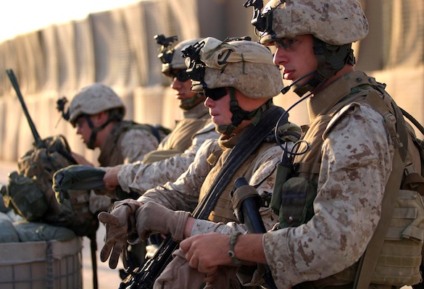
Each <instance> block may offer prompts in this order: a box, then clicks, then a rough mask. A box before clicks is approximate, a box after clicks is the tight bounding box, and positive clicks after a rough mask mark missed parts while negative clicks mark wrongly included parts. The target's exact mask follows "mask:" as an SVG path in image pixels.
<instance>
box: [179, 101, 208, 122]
mask: <svg viewBox="0 0 424 289" xmlns="http://www.w3.org/2000/svg"><path fill="white" fill-rule="evenodd" d="M183 114H184V118H196V119H201V118H207V117H209V110H208V108H207V107H205V105H204V104H203V102H201V103H199V104H198V105H196V106H195V107H193V108H192V109H190V110H186V111H183Z"/></svg>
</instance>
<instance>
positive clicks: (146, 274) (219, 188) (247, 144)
mask: <svg viewBox="0 0 424 289" xmlns="http://www.w3.org/2000/svg"><path fill="white" fill-rule="evenodd" d="M284 112H285V111H284V110H283V109H282V108H280V107H276V106H272V107H271V108H270V109H268V110H267V111H265V112H264V114H263V116H262V118H261V120H260V121H259V122H258V124H256V125H255V126H254V125H251V126H250V127H249V128H247V129H246V130H245V131H244V133H243V134H242V136H241V138H240V140H239V142H238V144H237V145H236V146H235V147H234V148H233V149H232V151H231V152H230V154H229V155H228V158H227V159H226V160H225V163H224V165H223V167H222V169H221V171H220V172H219V174H218V175H217V177H216V179H215V181H214V183H213V185H212V186H211V188H210V190H209V192H208V193H207V194H206V196H205V197H204V198H203V199H202V201H201V202H200V203H199V204H198V205H197V207H196V209H195V210H194V211H193V213H192V215H193V217H194V218H197V219H207V218H208V216H209V214H210V213H211V212H212V210H213V208H214V207H215V205H216V202H217V201H218V198H219V196H220V195H221V193H222V192H223V190H224V189H225V187H226V186H227V185H228V182H229V181H230V180H231V178H232V177H233V176H234V174H235V172H236V171H237V169H238V168H239V167H240V166H241V165H242V164H243V163H244V162H245V161H246V160H247V158H248V157H249V156H250V155H251V154H252V153H253V152H254V151H255V150H256V149H257V148H258V147H259V146H260V145H261V144H262V143H263V141H264V139H265V138H266V137H267V136H268V135H269V134H270V133H272V130H273V129H274V127H275V125H276V123H277V121H278V119H279V118H280V117H281V116H282V115H283V113H284ZM287 121H288V114H286V116H285V119H284V120H283V123H285V122H287ZM177 248H178V243H177V242H175V241H174V240H173V239H172V238H171V237H170V236H168V237H167V238H166V239H165V240H164V241H163V242H162V244H161V246H160V247H159V248H158V250H157V251H156V253H155V255H154V256H153V257H152V258H151V259H149V260H147V261H146V263H144V265H143V267H142V268H141V270H140V271H138V272H135V274H134V273H132V275H133V276H134V278H133V279H132V280H131V281H129V283H128V282H126V281H124V282H122V283H121V284H120V287H119V288H126V289H151V288H153V284H154V282H155V280H156V278H157V277H158V276H159V275H160V274H161V273H162V271H163V270H164V269H165V267H166V266H167V265H168V264H169V262H170V261H171V259H172V252H174V251H175V250H176V249H177Z"/></svg>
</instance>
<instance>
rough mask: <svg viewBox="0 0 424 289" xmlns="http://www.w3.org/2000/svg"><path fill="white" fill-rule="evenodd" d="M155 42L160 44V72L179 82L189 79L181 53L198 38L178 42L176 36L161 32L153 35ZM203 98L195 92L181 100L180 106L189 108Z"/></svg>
mask: <svg viewBox="0 0 424 289" xmlns="http://www.w3.org/2000/svg"><path fill="white" fill-rule="evenodd" d="M154 39H155V40H156V43H157V44H158V45H160V49H159V54H158V58H159V59H160V61H161V62H162V69H161V71H162V73H163V74H164V75H166V76H168V77H171V78H174V77H175V78H177V79H178V81H180V82H185V81H188V80H190V77H189V76H188V74H187V73H186V69H187V67H186V65H185V61H184V58H183V55H182V50H183V49H184V48H186V47H188V46H190V45H193V44H195V43H196V42H198V41H199V40H200V39H198V38H194V39H189V40H184V41H181V42H178V43H177V41H178V37H177V36H169V37H166V36H164V35H163V34H159V35H155V36H154ZM204 100H205V97H204V95H203V94H200V93H197V94H195V95H194V96H193V97H191V98H185V99H182V100H181V104H180V108H181V109H183V110H186V111H188V110H190V109H192V108H194V107H195V106H197V105H198V104H200V103H202V102H203V101H204Z"/></svg>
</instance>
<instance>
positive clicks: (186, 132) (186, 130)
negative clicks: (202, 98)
mask: <svg viewBox="0 0 424 289" xmlns="http://www.w3.org/2000/svg"><path fill="white" fill-rule="evenodd" d="M210 121H211V120H210V118H203V119H202V118H201V119H194V118H187V119H183V120H181V121H179V122H178V123H177V125H176V126H175V128H174V129H173V131H172V132H171V133H170V134H169V135H168V136H167V137H166V138H165V139H164V140H163V141H162V142H161V143H160V144H159V146H158V149H157V150H155V151H152V152H150V153H147V154H146V155H145V156H144V158H143V163H144V164H150V163H153V162H157V161H160V160H163V159H168V158H170V157H173V156H175V155H178V154H181V153H183V152H184V151H185V150H186V149H188V148H189V147H190V146H191V142H192V140H193V136H194V135H195V134H196V132H198V131H199V130H200V129H201V128H203V127H204V126H205V125H206V124H208V123H209V122H210Z"/></svg>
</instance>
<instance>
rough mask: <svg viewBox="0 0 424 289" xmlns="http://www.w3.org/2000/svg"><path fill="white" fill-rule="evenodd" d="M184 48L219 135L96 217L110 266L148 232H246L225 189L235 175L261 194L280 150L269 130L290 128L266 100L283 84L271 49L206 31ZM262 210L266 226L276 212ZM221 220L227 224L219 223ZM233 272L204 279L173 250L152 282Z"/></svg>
mask: <svg viewBox="0 0 424 289" xmlns="http://www.w3.org/2000/svg"><path fill="white" fill-rule="evenodd" d="M184 53H186V55H187V57H188V59H189V61H190V67H189V69H188V70H187V71H188V73H189V75H190V77H191V78H192V79H193V80H194V81H193V89H194V90H195V91H203V92H204V94H205V95H206V100H205V105H206V106H207V107H208V108H209V113H210V115H211V116H212V121H213V123H214V124H215V127H216V130H217V131H218V132H219V133H220V137H219V139H218V140H216V139H210V140H207V141H206V142H205V143H204V144H203V145H202V146H201V147H200V149H199V151H198V153H197V154H196V157H195V159H194V161H193V163H192V164H191V165H190V166H189V168H188V170H187V171H185V172H184V173H183V174H182V175H181V176H180V177H179V178H178V179H177V180H176V181H175V182H168V183H166V184H164V185H161V186H158V187H156V188H153V189H151V190H148V191H147V192H146V193H144V195H143V196H141V197H140V198H139V199H138V201H134V200H127V201H122V202H119V203H115V205H114V209H113V210H112V211H111V213H102V214H101V215H99V220H100V221H101V222H103V223H105V224H106V229H107V233H106V235H107V236H106V242H105V246H104V247H103V249H102V251H101V260H102V261H106V260H107V259H108V258H109V266H110V267H111V268H114V267H115V266H116V261H117V256H119V252H120V247H121V246H122V244H125V243H126V242H127V241H132V242H137V241H140V240H143V239H145V238H146V237H147V236H148V235H149V234H150V233H151V232H160V233H162V234H171V235H172V238H173V239H174V240H176V241H180V240H182V239H184V238H186V237H188V236H191V235H196V234H202V233H205V232H209V231H211V230H217V231H219V232H222V233H223V234H225V235H226V236H229V235H231V234H238V233H240V232H245V231H246V228H245V227H244V226H243V225H240V224H237V223H238V220H237V219H236V217H235V216H234V213H233V207H232V204H231V191H232V189H233V186H234V182H235V180H236V179H238V178H239V177H244V178H245V179H246V180H247V181H248V182H249V183H250V185H252V186H254V187H255V188H256V190H257V192H259V194H260V195H261V196H262V197H263V198H264V200H265V199H266V198H267V196H268V195H269V193H270V192H271V190H272V187H273V184H274V181H275V168H276V165H277V163H278V160H279V159H280V158H281V155H282V151H281V149H280V147H279V146H278V145H277V144H276V139H275V137H274V133H273V130H274V127H275V124H276V123H277V121H278V120H279V119H281V125H285V126H287V127H290V125H289V123H288V120H287V114H285V113H284V110H283V109H282V108H280V107H277V106H274V105H273V101H272V99H273V97H274V96H276V95H278V94H279V92H280V90H281V89H282V81H281V76H280V73H279V70H278V69H277V67H276V66H275V65H274V64H273V62H272V53H271V52H270V50H269V49H268V48H267V47H265V46H263V45H261V44H259V43H257V42H253V41H249V40H245V39H229V40H226V41H220V40H218V39H215V38H211V37H209V38H206V39H204V40H202V41H200V42H198V43H196V44H194V45H192V46H190V47H188V48H186V50H184ZM293 128H296V127H293ZM281 142H282V143H281V145H283V146H285V145H286V144H287V143H286V142H284V140H281ZM211 194H212V195H214V197H213V198H212V200H213V201H212V202H210V201H209V202H208V205H206V204H205V206H206V207H207V206H211V208H210V209H201V210H199V209H196V210H195V212H197V213H194V214H197V215H194V216H195V217H198V219H195V218H193V217H191V215H190V213H189V212H192V211H193V210H194V208H195V206H196V204H197V203H198V202H199V203H200V204H203V202H205V200H208V199H209V198H210V196H211ZM200 206H201V207H202V206H203V205H200ZM198 208H200V207H199V206H198ZM261 212H262V215H263V216H264V219H265V220H267V221H266V222H265V223H266V224H267V225H268V229H269V228H270V227H269V225H270V224H272V223H273V222H272V218H273V217H274V218H276V216H273V214H272V212H271V210H270V209H269V208H266V207H262V208H261ZM158 216H160V217H158ZM204 218H207V219H209V221H206V220H204ZM223 222H232V223H231V224H232V225H231V226H221V225H222V224H223ZM117 224H119V225H118V226H117ZM217 227H219V228H217ZM131 232H135V234H131V236H132V237H134V236H135V238H136V239H133V238H131V236H130V235H129V234H130V233H131ZM231 272H232V270H227V269H224V270H223V271H221V272H220V273H222V274H224V275H225V276H226V277H225V278H217V279H214V278H213V277H211V278H212V279H214V280H213V282H212V279H210V280H209V279H205V276H206V275H205V274H203V273H202V274H198V273H196V271H195V270H191V269H190V268H189V267H188V265H187V263H186V260H185V258H184V254H182V253H181V251H176V252H175V257H174V259H173V261H172V262H171V263H170V264H169V265H168V266H167V267H166V268H165V271H164V272H163V274H162V275H161V276H160V277H159V278H158V279H157V280H156V282H155V287H154V288H201V287H199V286H200V285H201V284H202V283H204V282H205V281H206V282H212V283H213V284H214V285H215V287H213V288H238V286H239V285H238V281H237V280H236V279H235V275H234V274H231Z"/></svg>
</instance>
